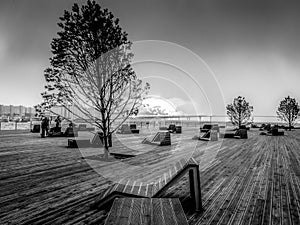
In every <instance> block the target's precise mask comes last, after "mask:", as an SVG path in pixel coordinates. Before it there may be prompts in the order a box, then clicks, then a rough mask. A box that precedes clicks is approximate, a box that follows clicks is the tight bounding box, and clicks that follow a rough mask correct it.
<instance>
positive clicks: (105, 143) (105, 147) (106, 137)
mask: <svg viewBox="0 0 300 225" xmlns="http://www.w3.org/2000/svg"><path fill="white" fill-rule="evenodd" d="M108 138H109V136H108V135H106V134H104V135H103V142H104V143H103V144H104V145H103V150H104V159H106V160H107V159H108V157H109V150H108Z"/></svg>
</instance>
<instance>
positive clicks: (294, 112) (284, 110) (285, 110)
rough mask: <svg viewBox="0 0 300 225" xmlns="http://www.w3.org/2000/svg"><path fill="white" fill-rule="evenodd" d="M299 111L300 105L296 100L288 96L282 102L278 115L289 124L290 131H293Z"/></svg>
mask: <svg viewBox="0 0 300 225" xmlns="http://www.w3.org/2000/svg"><path fill="white" fill-rule="evenodd" d="M299 110H300V109H299V105H298V102H297V101H296V99H294V98H291V97H290V96H288V97H285V98H284V99H283V100H282V101H281V102H280V104H279V106H278V109H277V112H276V113H277V115H278V117H279V118H280V119H281V120H282V121H285V122H286V123H288V125H289V130H291V129H292V126H293V125H294V123H295V121H296V120H297V117H298V114H299Z"/></svg>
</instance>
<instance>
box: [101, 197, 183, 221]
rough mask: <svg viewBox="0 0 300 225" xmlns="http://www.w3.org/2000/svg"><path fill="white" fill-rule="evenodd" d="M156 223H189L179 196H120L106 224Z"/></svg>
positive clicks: (115, 201)
mask: <svg viewBox="0 0 300 225" xmlns="http://www.w3.org/2000/svg"><path fill="white" fill-rule="evenodd" d="M123 224H134V225H143V224H155V225H173V224H177V225H188V222H187V219H186V217H185V214H184V212H183V209H182V206H181V203H180V201H179V199H178V198H151V199H145V198H119V199H115V200H114V203H113V206H112V207H111V210H110V212H109V214H108V217H107V219H106V221H105V225H123Z"/></svg>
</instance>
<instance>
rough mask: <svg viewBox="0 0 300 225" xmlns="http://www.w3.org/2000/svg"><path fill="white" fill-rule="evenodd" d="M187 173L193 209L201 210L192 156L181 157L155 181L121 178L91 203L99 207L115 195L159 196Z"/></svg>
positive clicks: (197, 171)
mask: <svg viewBox="0 0 300 225" xmlns="http://www.w3.org/2000/svg"><path fill="white" fill-rule="evenodd" d="M187 173H188V174H189V184H190V195H191V198H192V199H193V201H194V206H195V210H196V211H201V210H202V200H201V187H200V173H199V165H198V163H197V162H196V161H195V159H194V158H190V159H188V160H187V159H185V158H183V159H181V160H180V161H178V162H176V163H175V164H174V166H173V167H171V168H170V169H169V170H168V172H167V173H164V175H163V176H162V177H163V178H162V179H159V180H158V181H156V182H155V183H154V182H152V183H147V184H144V183H142V182H140V183H138V184H134V185H131V184H130V183H132V182H130V180H124V179H122V180H120V181H119V182H117V183H115V184H114V185H111V186H110V188H108V189H107V190H106V191H104V192H103V193H102V194H101V195H100V196H99V198H98V199H96V201H95V202H94V204H92V207H97V208H101V207H103V206H104V205H106V204H107V203H109V202H111V201H112V200H113V199H115V198H117V197H134V198H136V197H139V198H160V197H162V196H163V195H164V194H165V192H166V191H167V190H168V189H169V188H170V187H171V186H173V185H176V183H177V182H178V180H179V179H181V178H182V177H183V176H184V175H185V174H187Z"/></svg>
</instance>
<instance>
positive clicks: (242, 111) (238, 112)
mask: <svg viewBox="0 0 300 225" xmlns="http://www.w3.org/2000/svg"><path fill="white" fill-rule="evenodd" d="M226 109H227V115H228V116H229V118H230V121H231V122H232V124H233V125H235V126H238V127H241V126H242V125H247V124H249V123H250V122H251V114H252V112H253V107H252V106H250V105H249V102H247V101H246V100H245V97H242V96H238V97H237V98H235V99H234V100H233V103H232V104H228V105H227V106H226Z"/></svg>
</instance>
